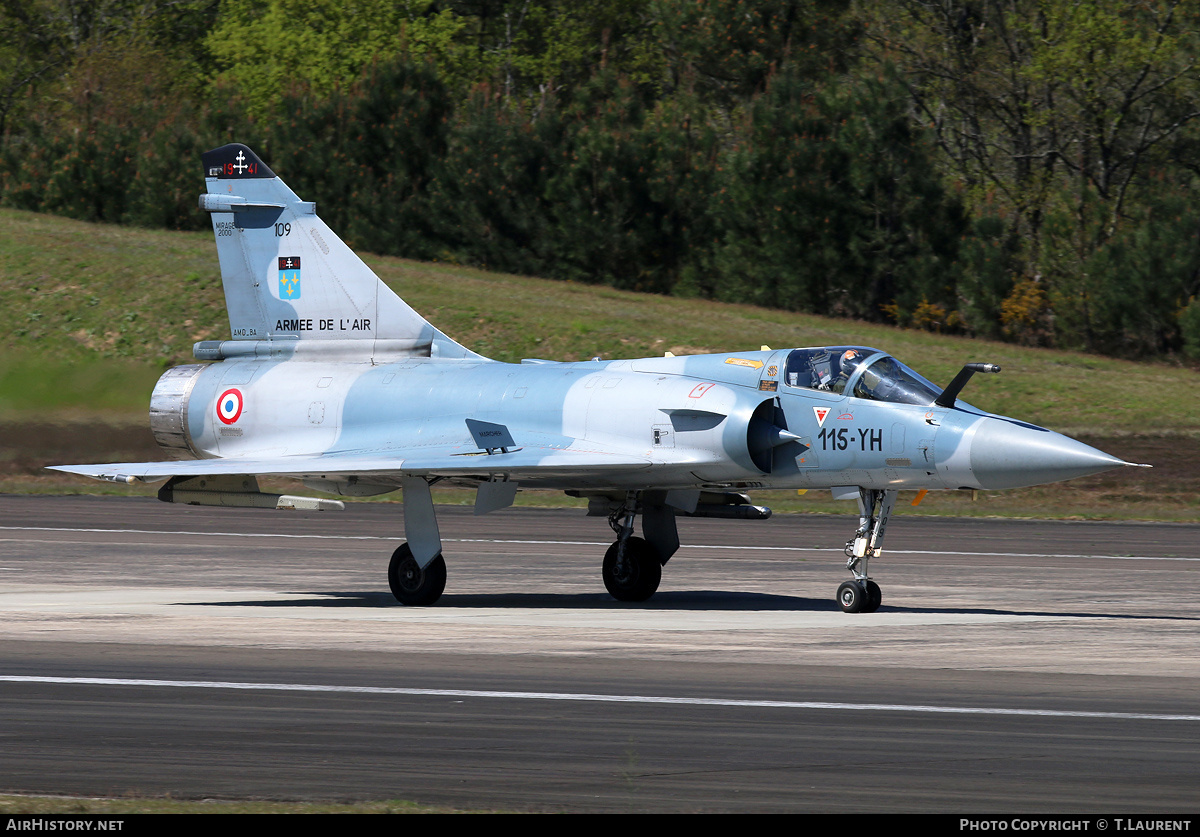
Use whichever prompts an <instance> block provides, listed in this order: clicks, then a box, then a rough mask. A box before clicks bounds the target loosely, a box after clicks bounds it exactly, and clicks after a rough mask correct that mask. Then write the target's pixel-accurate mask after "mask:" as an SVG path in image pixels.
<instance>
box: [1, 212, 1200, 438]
mask: <svg viewBox="0 0 1200 837" xmlns="http://www.w3.org/2000/svg"><path fill="white" fill-rule="evenodd" d="M367 261H368V263H369V264H370V265H371V266H372V267H373V268H374V269H375V270H376V272H378V273H379V275H380V276H381V277H382V278H383V279H384V280H385V281H386V282H387V283H388V284H389V285H391V286H392V287H393V288H394V289H395V290H396V291H397V292H398V293H399V294H400V295H401V296H402V297H404V299H405V300H406V301H407V302H408V303H409V304H410V305H412V306H413V307H414V308H416V309H417V310H418V311H420V312H421V313H422V314H424V315H425V316H426V317H428V318H429V319H430V320H431V321H432V322H433V323H434V324H435V325H437V326H438V327H439V328H441V329H442V330H443V331H445V332H446V333H447V334H449V335H450V336H452V337H454V338H455V339H457V340H459V341H460V342H462V343H463V344H464V345H467V346H469V347H471V348H473V349H475V350H476V351H478V352H481V353H482V354H485V355H487V356H489V357H492V358H495V359H497V360H505V361H518V360H520V359H521V358H523V357H542V358H548V359H551V360H584V359H587V358H590V357H593V356H596V355H599V356H601V357H605V358H618V357H645V356H650V355H661V354H662V353H663V352H665V351H673V352H675V353H676V354H685V353H697V352H706V351H714V352H723V351H737V350H746V349H757V348H758V347H759V345H762V344H767V345H770V346H773V347H777V348H778V347H790V346H813V345H821V344H846V343H861V344H866V345H872V346H877V347H879V348H882V349H885V350H887V351H889V352H892V353H893V354H895V355H896V356H897V357H899V358H900V359H901V360H903V361H905V362H906V363H908V364H909V365H910V366H913V367H914V368H916V369H917V370H918V371H919V372H921V373H922V374H924V375H925V376H926V377H928V378H930V379H931V380H933V381H935V382H940V383H945V382H947V381H949V379H950V378H951V377H953V375H954V373H955V372H957V371H958V369H959V368H960V367H961V366H962V364H963V363H965V362H967V361H971V360H981V361H989V362H993V363H999V364H1000V365H1001V366H1003V367H1004V371H1003V373H1002V374H1000V375H996V376H986V377H977V378H976V379H975V380H973V381H972V382H971V384H970V386H969V387H968V389H967V390H966V392H965V393H964V397H965V398H966V399H967V400H968V401H970V402H972V403H974V404H976V405H977V406H979V407H981V408H983V409H986V410H991V411H994V412H999V413H1003V414H1005V415H1014V416H1019V417H1021V418H1023V419H1026V420H1029V421H1033V422H1036V423H1039V424H1044V425H1046V426H1049V427H1052V428H1054V429H1056V430H1063V431H1066V432H1072V433H1090V434H1093V435H1103V436H1113V435H1122V434H1150V435H1163V434H1168V435H1169V434H1178V433H1185V434H1194V433H1197V432H1198V431H1200V386H1198V384H1200V376H1198V375H1197V373H1196V371H1195V370H1192V369H1187V368H1181V367H1177V366H1170V365H1167V364H1163V363H1156V364H1147V363H1132V362H1128V361H1122V360H1115V359H1111V358H1103V357H1097V356H1093V355H1084V354H1077V353H1068V352H1056V351H1049V350H1042V349H1031V348H1024V347H1020V346H1013V345H1009V344H1004V343H994V342H987V341H982V340H971V339H968V338H963V337H947V336H941V335H934V334H928V333H925V332H919V331H904V330H901V329H896V328H891V327H888V326H880V325H872V324H867V323H859V322H852V321H846V320H834V319H827V318H822V317H816V316H811V315H805V314H793V313H788V312H783V311H771V310H766V309H762V308H755V307H752V306H748V305H729V304H722V303H715V302H708V301H704V300H687V299H677V298H672V297H661V296H653V295H646V294H636V293H630V292H624V291H617V290H613V289H611V288H608V287H598V286H589V285H582V284H578V283H570V282H558V281H552V280H545V279H536V278H530V277H522V276H510V275H505V274H497V273H488V272H485V271H482V270H474V269H471V268H464V267H459V266H453V265H446V264H436V263H434V264H429V263H420V262H411V261H406V260H404V259H396V258H387V257H372V256H367ZM228 328H229V326H228V320H227V319H226V316H225V307H224V300H223V297H222V293H221V283H220V275H219V272H218V266H217V258H216V248H215V246H214V244H213V240H212V235H211V234H209V233H178V232H167V231H162V230H143V229H134V228H128V227H116V226H106V225H101V224H87V223H82V222H78V221H71V220H67V219H63V218H56V217H52V216H45V215H35V214H32V213H27V212H19V211H15V210H7V209H0V335H3V336H2V337H0V348H2V349H3V356H2V357H0V417H4V416H13V415H19V414H22V413H29V412H40V411H57V410H76V411H77V410H95V411H100V412H105V413H108V414H121V413H125V414H128V415H132V414H135V413H141V412H142V411H143V410H144V409H145V406H146V403H147V401H148V397H149V389H150V388H151V386H152V384H153V380H154V379H155V377H156V375H157V374H158V373H159V372H160V371H161V370H163V369H165V368H166V367H168V366H173V365H176V364H179V363H187V362H191V361H192V357H191V347H192V344H193V343H194V342H196V341H198V340H206V339H221V338H223V337H226V336H228Z"/></svg>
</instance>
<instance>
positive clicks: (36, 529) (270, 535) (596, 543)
mask: <svg viewBox="0 0 1200 837" xmlns="http://www.w3.org/2000/svg"><path fill="white" fill-rule="evenodd" d="M0 531H6V532H108V533H110V534H114V535H199V536H204V537H222V538H297V539H305V538H309V539H313V540H336V541H397V542H398V541H402V540H403V538H388V537H384V536H382V535H293V534H286V533H282V532H280V533H269V532H254V533H245V532H190V531H169V530H159V529H85V528H81V527H72V526H0ZM442 543H498V544H504V543H511V544H542V545H545V546H605V547H606V546H608V545H609V541H545V540H543V541H537V540H520V539H515V538H514V539H508V538H442ZM680 549H740V550H756V551H763V552H837V553H841V552H842V551H843V550H842V549H840V548H837V547H813V546H743V545H737V544H684V545H683V546H681V547H680ZM886 552H887V554H889V555H955V556H962V557H968V558H970V557H976V558H995V557H1007V558H1101V559H1104V560H1106V561H1200V558H1185V557H1182V556H1177V555H1088V554H1085V553H1070V552H1066V553H1057V552H949V551H937V550H933V549H889V550H886Z"/></svg>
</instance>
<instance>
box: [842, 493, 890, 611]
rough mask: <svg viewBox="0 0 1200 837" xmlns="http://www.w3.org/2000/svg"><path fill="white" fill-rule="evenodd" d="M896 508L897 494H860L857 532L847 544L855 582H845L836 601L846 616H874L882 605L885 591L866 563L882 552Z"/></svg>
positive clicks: (849, 566) (848, 565) (847, 563)
mask: <svg viewBox="0 0 1200 837" xmlns="http://www.w3.org/2000/svg"><path fill="white" fill-rule="evenodd" d="M895 505H896V492H895V491H881V490H877V489H873V488H860V489H859V490H858V531H857V532H855V533H854V538H853V539H852V540H850V541H847V542H846V557H847V558H848V559H849V560H848V561H846V569H848V570H849V571H850V572H851V573H852V574H853V575H854V580H853V581H845V582H842V585H841V586H840V587H838V592H837V600H838V604H839V605H840V606H841V608H842V610H843V611H845V612H846V613H874V612H875V611H877V610H879V605H880V604H881V603H882V601H883V591H881V590H880V589H879V585H878V584H876V583H875V582H874V581H872V580H871V578H870V576H869V575H868V574H867V562H868V561H870V559H871V558H877V557H878V556H879V554H880V553H881V552H882V551H883V550H882V543H883V532H884V529H885V528H886V527H887V522H888V518H889V517H891V514H892V508H893V507H894V506H895Z"/></svg>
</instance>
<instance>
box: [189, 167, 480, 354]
mask: <svg viewBox="0 0 1200 837" xmlns="http://www.w3.org/2000/svg"><path fill="white" fill-rule="evenodd" d="M203 161H204V174H205V181H206V183H207V184H208V191H207V192H206V193H205V194H203V195H201V196H200V208H201V209H204V210H206V211H208V212H209V213H211V215H212V223H213V233H214V235H215V236H216V240H217V258H218V260H219V261H220V265H221V282H222V284H223V285H224V289H225V304H226V307H227V309H228V312H229V326H230V329H231V330H232V333H233V340H234V341H235V343H236V341H266V342H267V343H269V344H271V345H272V352H271V353H272V354H275V353H276V352H277V350H278V348H280V347H281V345H291V346H294V347H295V350H297V351H299V350H301V349H304V350H306V351H305V353H308V351H312V352H313V353H316V354H320V355H325V354H327V353H328V354H334V353H336V354H339V355H350V356H355V357H361V358H362V359H364V360H366V359H368V358H376V357H379V358H382V357H386V356H392V357H395V356H408V357H430V356H433V357H464V358H465V357H479V355H477V354H475V353H474V352H472V351H470V350H469V349H466V348H464V347H463V346H460V345H459V344H458V343H456V342H454V341H453V340H451V339H450V338H448V337H446V335H444V334H442V332H440V331H439V330H438V329H436V328H434V327H433V326H432V325H431V324H430V323H429V322H428V321H426V320H425V319H424V318H423V317H422V316H421V315H420V314H418V313H417V312H416V311H414V310H413V309H412V308H410V307H409V306H408V305H407V304H406V303H405V302H404V300H402V299H400V297H398V296H396V294H395V293H393V292H392V290H391V288H389V287H388V286H387V285H385V284H384V283H383V282H382V281H381V280H380V279H379V277H378V276H376V275H375V273H374V271H372V270H371V268H369V267H367V265H366V264H365V263H364V262H363V261H362V259H360V258H359V257H358V256H357V255H356V254H355V253H354V251H352V250H351V249H350V248H349V247H347V246H346V244H345V243H343V242H342V240H341V239H340V238H338V237H337V236H336V235H334V233H333V232H332V231H331V230H330V229H329V227H328V226H326V225H325V223H324V222H323V221H322V220H321V219H320V218H318V217H317V214H316V207H315V205H314V204H313V203H310V202H307V201H302V200H300V198H299V197H297V195H296V193H295V192H293V191H292V190H291V189H289V188H288V187H287V185H286V184H284V182H283V181H282V180H280V179H279V177H277V176H276V175H275V173H274V172H273V171H271V169H270V168H269V167H268V166H267V165H266V164H265V163H263V162H262V160H260V159H259V158H258V156H257V155H256V154H255V153H254V152H253V151H251V150H250V149H249V148H247V147H246V146H244V145H241V144H239V143H232V144H230V145H225V146H222V147H221V148H217V149H214V150H212V151H208V152H205V154H204V155H203ZM347 341H349V342H347ZM222 345H226V344H222ZM214 348H215V347H214ZM246 348H247V349H249V348H250V347H249V346H247V347H246ZM237 353H238V354H243V353H244V354H250V353H253V354H259V352H249V351H247V352H240V351H239V352H237Z"/></svg>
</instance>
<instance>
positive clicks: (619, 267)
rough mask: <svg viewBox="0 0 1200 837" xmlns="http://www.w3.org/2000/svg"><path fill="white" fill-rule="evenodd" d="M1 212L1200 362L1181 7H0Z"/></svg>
mask: <svg viewBox="0 0 1200 837" xmlns="http://www.w3.org/2000/svg"><path fill="white" fill-rule="evenodd" d="M0 33H2V37H0V201H2V202H3V203H4V204H6V205H9V206H15V207H20V208H25V209H31V210H36V211H44V212H53V213H58V214H63V215H68V216H71V217H75V218H81V219H86V220H98V221H110V222H118V223H128V224H138V225H145V226H156V227H168V228H175V229H199V228H201V227H203V226H206V225H207V223H208V219H207V218H206V217H204V216H203V214H202V213H200V212H199V211H197V210H196V209H195V196H196V194H197V192H198V186H199V163H198V160H199V155H200V152H202V151H204V150H206V149H208V148H212V147H215V146H217V145H220V144H223V143H225V142H230V141H238V142H244V143H246V144H248V145H250V146H251V147H254V148H255V149H256V150H257V151H258V152H259V154H260V155H261V156H262V157H263V158H264V159H265V160H266V161H267V162H268V163H269V164H270V165H271V166H272V168H274V169H275V170H276V171H278V172H280V173H282V174H283V175H284V176H285V178H286V179H287V180H288V182H289V184H290V185H291V186H292V187H293V188H294V189H295V190H296V191H297V192H298V193H299V194H301V195H302V196H303V197H305V199H312V200H316V201H317V202H318V203H320V204H321V212H322V216H323V217H324V218H325V219H326V220H327V222H328V223H329V224H330V225H331V226H332V227H333V228H334V229H336V230H338V232H339V234H342V235H343V236H344V237H345V238H346V240H347V242H348V243H350V244H351V246H354V247H357V248H362V249H364V250H369V251H372V252H377V253H385V254H395V255H402V256H406V257H410V258H416V259H438V260H444V261H451V262H457V263H462V264H469V265H475V266H480V267H486V268H489V269H495V270H503V271H509V272H515V273H526V274H534V275H540V276H547V277H555V278H562V279H570V280H576V281H583V282H592V283H604V284H609V285H612V286H615V287H619V288H626V289H634V290H642V291H648V292H655V293H669V294H678V295H689V296H702V297H707V298H712V299H718V300H728V301H738V302H750V303H754V304H757V305H763V306H769V307H777V308H784V309H789V310H797V311H809V312H814V313H820V314H829V315H836V316H846V317H855V318H859V319H864V320H869V321H879V322H893V323H896V324H899V325H902V326H906V327H914V328H925V329H930V330H936V331H943V332H951V333H961V334H968V335H979V336H986V337H991V338H1001V339H1008V340H1013V341H1018V342H1022V343H1027V344H1035V345H1047V346H1059V347H1064V348H1079V349H1085V350H1088V351H1093V352H1101V353H1106V354H1116V355H1123V356H1133V357H1168V358H1190V359H1193V360H1197V359H1200V302H1197V301H1196V298H1197V294H1198V293H1200V209H1198V208H1197V206H1196V201H1195V200H1193V199H1192V198H1193V195H1194V194H1195V187H1196V185H1197V177H1198V176H1200V168H1198V167H1200V158H1198V156H1197V153H1196V152H1197V151H1198V150H1200V120H1198V119H1197V117H1198V116H1200V70H1198V68H1197V63H1196V62H1197V58H1198V56H1200V37H1198V34H1200V0H1161V2H1156V1H1155V0H1142V2H1134V3H1128V2H1126V3H1110V2H1101V0H1076V2H1070V3H1062V2H1052V0H895V2H893V3H891V4H863V5H861V6H859V5H856V4H854V3H851V2H844V1H841V0H687V2H684V0H589V2H586V3H579V2H574V3H571V2H566V0H462V1H461V2H438V0H387V2H385V0H342V2H340V3H336V4H335V3H331V2H328V0H306V2H299V0H267V2H264V3H258V4H246V3H240V2H236V0H0Z"/></svg>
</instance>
